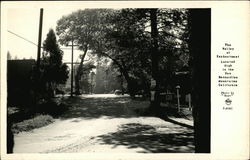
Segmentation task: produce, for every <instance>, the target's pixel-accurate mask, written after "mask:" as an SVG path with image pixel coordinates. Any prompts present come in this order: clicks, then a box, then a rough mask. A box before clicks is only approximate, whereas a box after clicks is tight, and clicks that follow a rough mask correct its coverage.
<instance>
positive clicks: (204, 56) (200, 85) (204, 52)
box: [189, 9, 211, 153]
mask: <svg viewBox="0 0 250 160" xmlns="http://www.w3.org/2000/svg"><path fill="white" fill-rule="evenodd" d="M189 23H190V27H191V29H190V39H189V40H190V41H189V47H190V48H189V49H190V53H191V57H192V58H193V59H192V61H191V65H192V81H193V82H192V83H193V89H192V98H193V117H194V133H195V134H194V138H195V152H196V153H210V114H211V113H210V112H211V111H210V109H211V106H210V105H211V103H210V58H211V56H210V54H211V53H210V52H211V49H210V45H211V10H210V9H191V10H190V17H189Z"/></svg>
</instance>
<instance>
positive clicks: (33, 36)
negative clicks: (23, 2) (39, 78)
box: [5, 5, 84, 62]
mask: <svg viewBox="0 0 250 160" xmlns="http://www.w3.org/2000/svg"><path fill="white" fill-rule="evenodd" d="M43 9H44V11H43V28H42V42H43V41H44V40H45V39H46V35H47V33H48V31H49V29H50V28H52V29H54V31H55V29H56V23H57V21H58V20H59V19H60V18H61V17H62V16H63V15H68V14H71V13H72V12H74V11H77V10H78V9H84V8H77V7H71V8H67V7H56V6H53V5H52V6H48V7H43ZM39 16H40V8H39V7H28V8H25V7H24V8H22V7H21V8H10V9H7V29H6V30H5V32H7V34H6V35H7V50H8V51H9V52H10V54H11V57H12V58H14V57H17V58H19V59H23V58H26V59H29V58H33V59H36V58H37V46H35V45H33V44H31V43H29V42H27V41H25V40H23V39H21V38H19V37H17V36H16V35H13V34H11V33H9V32H8V31H11V32H13V33H15V34H18V35H20V36H22V37H24V38H25V39H27V40H29V41H32V42H34V43H35V44H38V30H39ZM62 47H63V48H66V46H62ZM63 51H64V56H63V61H64V62H70V61H71V49H66V50H63ZM80 53H81V52H80V51H78V50H77V49H76V50H74V60H77V58H78V57H79V54H80ZM78 61H79V58H78Z"/></svg>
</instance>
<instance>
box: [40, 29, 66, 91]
mask: <svg viewBox="0 0 250 160" xmlns="http://www.w3.org/2000/svg"><path fill="white" fill-rule="evenodd" d="M43 50H44V52H43V62H42V66H41V67H42V69H43V70H42V79H43V80H44V82H45V83H47V86H49V87H48V89H49V90H53V89H55V88H56V86H57V85H58V84H65V83H66V81H67V79H68V73H69V71H68V67H67V65H66V64H63V63H62V56H63V52H62V50H61V49H60V48H59V45H58V43H57V40H56V35H55V32H54V31H53V29H50V30H49V33H48V34H47V38H46V40H45V41H44V43H43Z"/></svg>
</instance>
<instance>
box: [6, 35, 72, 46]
mask: <svg viewBox="0 0 250 160" xmlns="http://www.w3.org/2000/svg"><path fill="white" fill-rule="evenodd" d="M7 31H8V32H9V33H11V34H13V35H15V36H17V37H19V38H21V39H23V40H25V41H27V42H29V43H31V44H33V45H35V46H38V45H37V44H36V43H34V42H32V41H30V40H28V39H26V38H24V37H22V36H20V35H18V34H16V33H14V32H12V31H10V30H7ZM41 48H43V47H41ZM60 49H71V48H63V47H62V48H60Z"/></svg>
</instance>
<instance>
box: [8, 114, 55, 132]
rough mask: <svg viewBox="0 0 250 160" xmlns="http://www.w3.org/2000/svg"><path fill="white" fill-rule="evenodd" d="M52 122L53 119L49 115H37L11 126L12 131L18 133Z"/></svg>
mask: <svg viewBox="0 0 250 160" xmlns="http://www.w3.org/2000/svg"><path fill="white" fill-rule="evenodd" d="M52 122H54V119H53V117H52V116H50V115H38V116H35V117H34V118H32V119H28V120H24V121H22V122H19V123H15V124H13V126H12V131H13V133H19V132H23V131H30V130H32V129H35V128H40V127H43V126H46V125H48V124H50V123H52Z"/></svg>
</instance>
